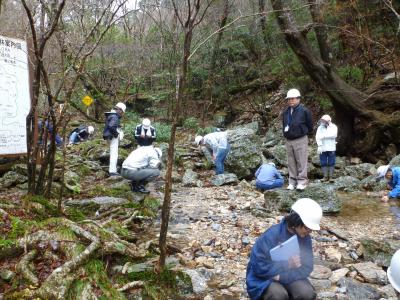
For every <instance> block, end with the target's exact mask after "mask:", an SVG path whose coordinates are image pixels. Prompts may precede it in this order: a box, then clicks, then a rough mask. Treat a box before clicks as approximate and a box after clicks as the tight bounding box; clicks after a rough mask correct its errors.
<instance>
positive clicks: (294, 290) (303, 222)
mask: <svg viewBox="0 0 400 300" xmlns="http://www.w3.org/2000/svg"><path fill="white" fill-rule="evenodd" d="M321 218H322V209H321V207H320V205H319V204H318V203H317V202H315V201H314V200H312V199H309V198H301V199H299V200H297V201H296V202H295V203H294V204H293V205H292V210H291V212H290V214H289V215H287V216H286V217H285V218H283V220H282V221H281V223H279V224H276V225H273V226H271V227H270V228H269V229H268V230H267V231H265V232H264V233H263V234H262V235H261V236H260V237H259V238H258V239H257V241H256V242H255V244H254V246H253V248H252V251H251V254H250V261H249V263H248V265H247V274H246V285H247V293H248V294H249V297H250V299H252V300H289V299H299V300H300V299H302V300H314V299H315V298H316V293H315V291H314V288H313V286H312V285H311V283H310V282H309V281H308V279H307V277H308V276H309V275H310V273H311V272H312V270H313V268H314V263H313V251H312V243H311V237H310V233H311V232H312V230H319V229H320V226H319V224H320V222H321ZM295 234H296V235H297V238H298V242H299V248H300V255H295V256H292V257H290V258H289V260H287V261H286V260H282V261H272V259H271V255H270V250H271V249H272V248H274V247H276V246H278V245H279V244H281V243H283V242H285V241H286V240H288V239H289V238H291V237H292V236H294V235H295Z"/></svg>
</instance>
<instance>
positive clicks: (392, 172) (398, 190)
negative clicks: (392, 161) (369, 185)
mask: <svg viewBox="0 0 400 300" xmlns="http://www.w3.org/2000/svg"><path fill="white" fill-rule="evenodd" d="M376 173H377V176H376V179H377V180H380V179H383V178H385V179H386V180H387V183H388V185H389V187H390V188H391V189H392V190H391V191H390V192H385V194H384V195H383V196H382V199H381V200H382V201H383V202H387V201H389V198H400V167H393V166H390V165H385V166H380V167H379V168H378V170H377V171H376Z"/></svg>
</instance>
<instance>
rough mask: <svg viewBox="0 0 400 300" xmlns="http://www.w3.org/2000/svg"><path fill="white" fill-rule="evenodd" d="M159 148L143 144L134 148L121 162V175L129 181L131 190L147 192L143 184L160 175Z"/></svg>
mask: <svg viewBox="0 0 400 300" xmlns="http://www.w3.org/2000/svg"><path fill="white" fill-rule="evenodd" d="M161 156H162V152H161V149H160V148H154V147H153V146H143V147H139V148H137V149H135V150H134V151H132V152H131V154H129V156H128V157H127V159H125V161H124V162H123V163H122V172H121V175H122V177H124V178H125V179H128V180H130V181H131V190H132V192H140V193H145V194H148V193H149V191H148V190H146V188H145V185H146V184H147V182H149V181H153V180H155V179H156V178H157V177H158V176H160V170H159V169H160V167H161V160H160V159H161Z"/></svg>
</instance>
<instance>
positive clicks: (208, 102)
mask: <svg viewBox="0 0 400 300" xmlns="http://www.w3.org/2000/svg"><path fill="white" fill-rule="evenodd" d="M228 16H229V0H225V1H224V9H223V12H222V16H221V22H220V23H219V29H218V34H217V38H216V40H215V44H214V48H213V52H212V54H211V61H210V69H209V71H208V79H207V83H206V96H205V99H204V103H203V112H202V118H201V120H202V123H203V125H204V122H205V117H206V113H207V111H208V109H209V107H210V106H211V105H212V103H213V97H212V89H213V86H214V81H215V76H214V73H215V67H216V62H217V58H218V56H219V48H220V46H221V40H222V35H223V33H224V27H225V25H226V22H227V20H228Z"/></svg>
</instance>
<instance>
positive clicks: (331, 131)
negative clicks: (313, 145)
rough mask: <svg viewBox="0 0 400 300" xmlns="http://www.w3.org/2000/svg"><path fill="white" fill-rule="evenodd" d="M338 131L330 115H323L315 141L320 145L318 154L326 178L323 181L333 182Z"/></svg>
mask: <svg viewBox="0 0 400 300" xmlns="http://www.w3.org/2000/svg"><path fill="white" fill-rule="evenodd" d="M337 133H338V129H337V126H336V125H335V124H333V123H332V119H331V117H330V116H329V115H323V116H322V117H321V120H320V125H319V126H318V129H317V134H316V136H315V140H316V142H317V145H318V150H317V152H318V154H319V159H320V162H321V168H322V173H323V175H324V178H323V179H322V181H328V180H329V181H330V182H333V172H334V170H335V163H336V137H337Z"/></svg>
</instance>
